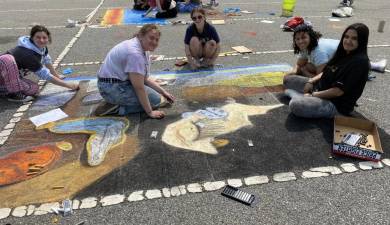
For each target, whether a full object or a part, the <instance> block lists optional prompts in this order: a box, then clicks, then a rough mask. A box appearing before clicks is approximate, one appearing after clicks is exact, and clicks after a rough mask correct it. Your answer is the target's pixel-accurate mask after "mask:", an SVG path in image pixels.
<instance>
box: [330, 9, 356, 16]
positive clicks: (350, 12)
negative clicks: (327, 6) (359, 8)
mask: <svg viewBox="0 0 390 225" xmlns="http://www.w3.org/2000/svg"><path fill="white" fill-rule="evenodd" d="M352 15H353V9H352V8H351V7H340V8H338V9H334V10H333V11H332V16H334V17H351V16H352Z"/></svg>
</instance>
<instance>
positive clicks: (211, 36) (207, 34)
mask: <svg viewBox="0 0 390 225" xmlns="http://www.w3.org/2000/svg"><path fill="white" fill-rule="evenodd" d="M193 36H195V37H198V38H199V40H200V41H201V42H202V43H206V42H207V41H210V40H214V41H215V42H217V43H219V41H220V40H219V36H218V33H217V30H215V28H214V27H213V26H212V25H210V24H209V23H207V22H205V24H204V28H203V32H202V33H199V32H198V30H197V29H196V26H195V24H191V25H190V26H188V28H187V31H186V36H185V38H184V43H185V44H186V45H189V44H190V41H191V38H192V37H193Z"/></svg>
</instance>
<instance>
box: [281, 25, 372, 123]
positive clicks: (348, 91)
mask: <svg viewBox="0 0 390 225" xmlns="http://www.w3.org/2000/svg"><path fill="white" fill-rule="evenodd" d="M368 36H369V29H368V27H367V26H366V25H364V24H362V23H355V24H352V25H350V26H348V27H347V28H346V30H345V31H344V33H343V35H342V37H341V41H340V44H339V45H338V47H337V50H336V53H335V55H334V56H333V58H332V59H331V60H330V61H329V62H328V63H327V65H326V66H325V68H324V71H323V72H322V73H320V74H318V75H316V76H314V77H312V78H308V77H303V76H297V75H289V76H286V77H285V78H284V81H283V85H284V87H285V89H286V90H285V94H286V95H287V96H289V97H291V101H290V103H289V107H290V110H291V112H292V113H293V114H295V115H296V116H300V117H307V118H321V117H325V118H332V117H334V116H335V115H336V114H338V113H341V114H344V115H349V114H350V113H351V112H352V111H353V110H354V106H355V104H356V101H357V100H358V99H359V97H360V96H361V95H362V93H363V90H364V86H365V84H366V81H367V77H368V73H369V69H370V62H369V59H368V56H367V43H368Z"/></svg>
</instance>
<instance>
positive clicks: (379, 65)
mask: <svg viewBox="0 0 390 225" xmlns="http://www.w3.org/2000/svg"><path fill="white" fill-rule="evenodd" d="M386 66H387V59H382V60H380V61H378V62H371V70H375V71H378V72H381V73H384V72H385V69H386Z"/></svg>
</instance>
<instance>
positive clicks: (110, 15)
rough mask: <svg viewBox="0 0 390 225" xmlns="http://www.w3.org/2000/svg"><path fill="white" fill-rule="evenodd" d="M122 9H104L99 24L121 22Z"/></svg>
mask: <svg viewBox="0 0 390 225" xmlns="http://www.w3.org/2000/svg"><path fill="white" fill-rule="evenodd" d="M123 14H124V10H123V9H110V10H107V11H106V14H104V17H103V20H102V22H101V25H103V26H105V25H119V24H121V23H122V20H123Z"/></svg>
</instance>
